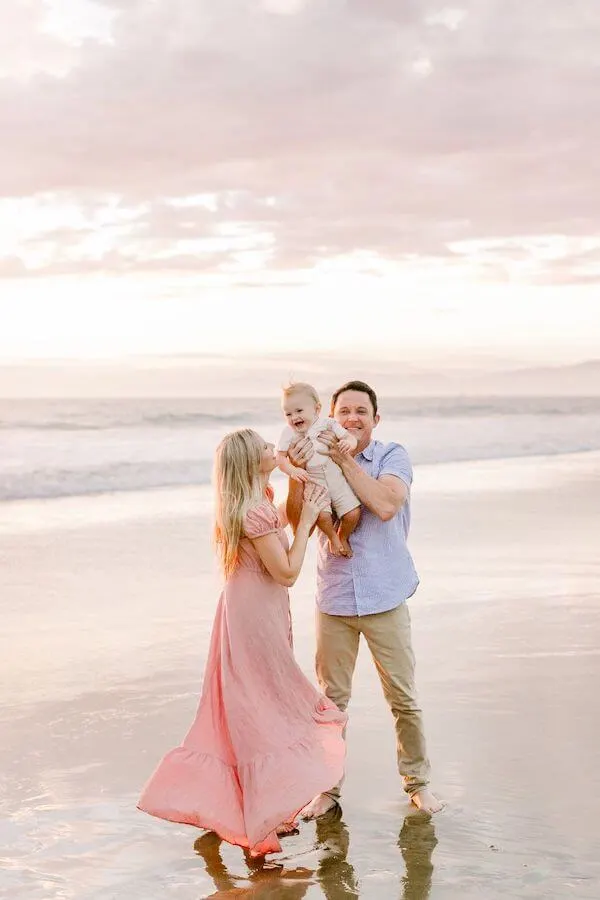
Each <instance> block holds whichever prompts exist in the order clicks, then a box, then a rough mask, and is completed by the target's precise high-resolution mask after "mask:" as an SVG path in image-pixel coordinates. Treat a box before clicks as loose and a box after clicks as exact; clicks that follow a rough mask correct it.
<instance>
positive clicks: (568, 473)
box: [0, 450, 600, 536]
mask: <svg viewBox="0 0 600 900" xmlns="http://www.w3.org/2000/svg"><path fill="white" fill-rule="evenodd" d="M555 474H558V475H559V476H560V477H567V478H570V479H571V480H572V479H577V478H585V477H589V476H590V475H593V474H598V476H599V477H600V450H582V451H576V452H573V453H555V454H554V453H553V454H543V455H531V456H508V457H498V458H493V459H468V460H456V461H451V462H440V463H422V464H419V465H415V466H414V475H415V478H414V483H413V504H414V503H415V501H418V497H419V495H420V494H430V493H433V492H436V491H438V490H441V491H443V492H444V493H448V492H450V493H458V492H473V491H479V490H481V491H483V492H487V491H494V490H504V489H505V488H506V487H515V486H516V483H515V481H514V479H515V477H516V478H518V479H519V482H518V483H519V486H522V484H523V479H524V478H525V476H528V477H530V478H532V479H533V482H532V483H529V484H528V485H527V486H528V489H530V490H535V489H542V488H544V487H548V479H549V478H550V479H551V478H552V477H554V475H555ZM448 475H450V476H455V479H454V480H451V481H450V487H449V483H448ZM465 475H466V476H467V477H466V479H465V477H464V476H465ZM492 479H494V480H492ZM272 483H273V486H274V488H275V493H276V498H277V501H278V502H281V499H282V492H283V490H284V487H283V484H284V479H283V477H278V476H276V478H275V479H273V482H272ZM212 505H213V500H212V486H211V484H210V483H203V484H189V485H181V486H175V487H173V486H168V485H167V486H160V487H152V488H142V489H138V488H135V489H132V490H126V491H105V492H96V493H89V494H75V495H65V496H57V497H27V498H20V499H12V500H2V501H0V536H1V535H7V534H12V533H21V532H27V531H36V530H45V529H46V528H50V529H52V528H65V529H70V528H80V527H82V526H85V525H95V524H101V523H102V522H104V521H105V522H107V523H110V522H120V521H121V522H127V521H131V520H136V519H152V518H155V517H157V516H158V517H164V516H167V517H169V516H172V515H177V516H198V515H199V516H204V515H207V514H209V513H210V512H211V510H212ZM82 507H87V508H88V511H87V513H86V515H84V516H82V515H81V510H82ZM40 513H44V514H45V515H43V516H42V517H40Z"/></svg>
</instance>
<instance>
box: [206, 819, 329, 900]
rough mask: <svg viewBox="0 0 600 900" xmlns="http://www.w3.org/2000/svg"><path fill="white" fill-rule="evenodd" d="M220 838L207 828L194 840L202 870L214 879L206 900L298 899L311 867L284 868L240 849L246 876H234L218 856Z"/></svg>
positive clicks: (300, 897)
mask: <svg viewBox="0 0 600 900" xmlns="http://www.w3.org/2000/svg"><path fill="white" fill-rule="evenodd" d="M222 843H223V841H222V839H221V838H220V837H219V835H218V834H215V832H214V831H208V832H206V833H205V834H203V835H202V836H201V837H199V838H198V839H197V840H196V841H195V843H194V850H195V851H196V853H197V854H198V856H201V857H202V858H203V860H204V862H205V863H206V872H207V874H208V875H210V877H211V878H212V880H213V881H214V884H215V888H216V891H215V892H214V893H213V894H210V895H208V896H207V897H206V900H234V898H235V900H239V898H246V900H276V898H277V900H279V898H281V900H302V898H303V897H304V896H305V895H306V892H307V890H308V888H309V886H310V884H311V882H312V878H311V876H312V875H314V872H313V871H312V870H311V869H305V868H301V867H298V868H295V869H285V868H284V866H283V865H281V864H278V863H276V862H270V863H266V864H265V862H264V858H263V859H257V858H255V857H252V856H251V855H250V853H249V852H248V850H245V851H244V856H245V859H246V865H247V866H248V869H249V874H248V877H247V879H243V880H244V882H246V883H243V884H240V883H239V882H240V881H241V880H242V879H240V878H239V877H234V876H233V875H231V873H230V872H229V871H228V869H227V867H226V865H225V863H224V862H223V857H222V856H221V844H222Z"/></svg>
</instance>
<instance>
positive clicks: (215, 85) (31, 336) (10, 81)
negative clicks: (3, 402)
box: [0, 0, 600, 367]
mask: <svg viewBox="0 0 600 900" xmlns="http://www.w3.org/2000/svg"><path fill="white" fill-rule="evenodd" d="M599 74H600V6H599V5H598V4H595V3H590V2H589V0H572V2H570V3H565V2H564V0H527V2H523V0H467V2H460V3H457V4H456V5H444V3H443V2H434V0H403V2H401V3H400V2H397V0H219V2H218V3H216V2H214V0H153V2H147V0H146V2H142V0H97V2H91V0H17V2H14V3H12V4H3V5H2V6H0V128H1V130H2V134H3V135H4V136H5V137H4V139H3V141H2V142H1V144H0V323H1V327H0V362H4V363H5V364H8V363H11V364H12V363H14V362H15V361H17V362H19V361H23V360H36V359H37V360H40V359H48V360H51V359H57V358H60V359H82V360H102V359H113V360H119V359H126V358H131V357H136V356H140V355H142V356H148V355H150V356H157V357H165V356H171V357H174V358H177V357H178V356H181V355H186V354H207V353H216V354H222V355H227V354H233V355H237V356H244V357H255V358H260V357H261V355H264V354H274V353H283V354H285V353H289V354H293V353H297V352H303V353H308V354H310V353H311V352H313V353H314V354H316V355H322V354H328V353H330V354H346V355H347V354H349V353H350V354H356V355H357V357H360V358H362V357H365V358H366V357H368V358H370V359H378V360H379V359H384V360H394V359H396V358H398V357H399V356H401V357H402V359H403V360H404V361H406V362H410V363H414V364H419V363H421V364H423V365H429V364H430V363H431V362H432V361H433V362H434V363H435V362H436V361H437V362H439V361H440V360H446V359H447V360H457V359H458V360H462V361H466V362H468V361H469V360H471V361H472V362H473V364H474V365H475V364H477V365H479V364H480V363H481V360H482V359H487V360H488V361H489V365H490V366H493V365H495V361H497V360H499V359H501V360H503V361H504V362H505V363H506V365H507V366H509V367H510V365H515V366H519V365H544V364H547V363H555V364H574V363H577V362H581V361H584V360H588V359H591V358H594V357H598V356H600V213H599V211H600V115H598V110H599V109H600V77H599Z"/></svg>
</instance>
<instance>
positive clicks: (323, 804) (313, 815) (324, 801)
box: [300, 794, 338, 821]
mask: <svg viewBox="0 0 600 900" xmlns="http://www.w3.org/2000/svg"><path fill="white" fill-rule="evenodd" d="M337 805H338V804H337V803H336V801H335V800H334V799H333V797H330V796H329V794H317V796H316V797H315V798H314V799H313V800H311V801H310V803H307V805H306V806H305V807H304V809H301V810H300V815H301V816H302V818H303V819H304V820H305V821H308V820H309V819H318V818H319V816H324V815H325V813H328V812H329V810H330V809H333V808H334V807H336V806H337Z"/></svg>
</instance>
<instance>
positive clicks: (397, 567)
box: [317, 441, 419, 616]
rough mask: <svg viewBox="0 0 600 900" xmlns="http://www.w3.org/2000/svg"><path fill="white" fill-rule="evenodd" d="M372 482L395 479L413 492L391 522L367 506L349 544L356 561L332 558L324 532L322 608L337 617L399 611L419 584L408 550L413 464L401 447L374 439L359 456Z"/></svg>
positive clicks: (320, 555) (320, 557)
mask: <svg viewBox="0 0 600 900" xmlns="http://www.w3.org/2000/svg"><path fill="white" fill-rule="evenodd" d="M355 460H356V462H357V463H358V464H359V466H360V467H361V468H362V469H363V470H364V471H365V472H366V473H367V475H371V476H372V477H373V478H380V477H381V476H382V475H395V476H396V477H397V478H401V479H402V481H403V482H404V483H405V484H406V486H407V487H408V488H409V497H408V499H407V501H406V503H404V505H403V506H402V507H401V508H400V510H399V511H398V512H397V513H396V515H395V516H394V518H393V519H390V521H389V522H383V521H382V520H381V519H380V518H378V516H376V515H374V513H372V512H370V511H369V510H368V509H367V508H366V507H364V506H363V507H362V512H361V518H360V522H359V524H358V527H357V529H356V531H355V532H354V534H352V535H351V536H350V544H351V545H352V550H353V553H354V555H353V556H352V558H351V559H346V558H345V557H339V556H332V554H331V553H330V552H329V548H328V542H327V538H326V537H325V535H324V534H322V533H321V532H319V550H318V557H317V604H318V607H319V609H320V610H321V611H322V612H324V613H328V614H329V615H332V616H368V615H371V614H373V613H381V612H386V611H387V610H389V609H395V607H397V606H399V605H400V603H404V601H405V600H407V599H408V597H410V596H412V594H414V592H415V591H416V589H417V585H418V584H419V577H418V575H417V573H416V570H415V566H414V563H413V561H412V557H411V555H410V553H409V551H408V547H407V546H406V539H407V537H408V532H409V528H410V485H411V483H412V466H411V463H410V459H409V457H408V453H407V452H406V450H405V449H404V447H402V446H401V445H400V444H394V443H392V444H382V443H381V441H371V443H370V444H369V446H368V447H365V449H364V450H363V451H361V452H360V453H358V454H357V455H356V456H355Z"/></svg>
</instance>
